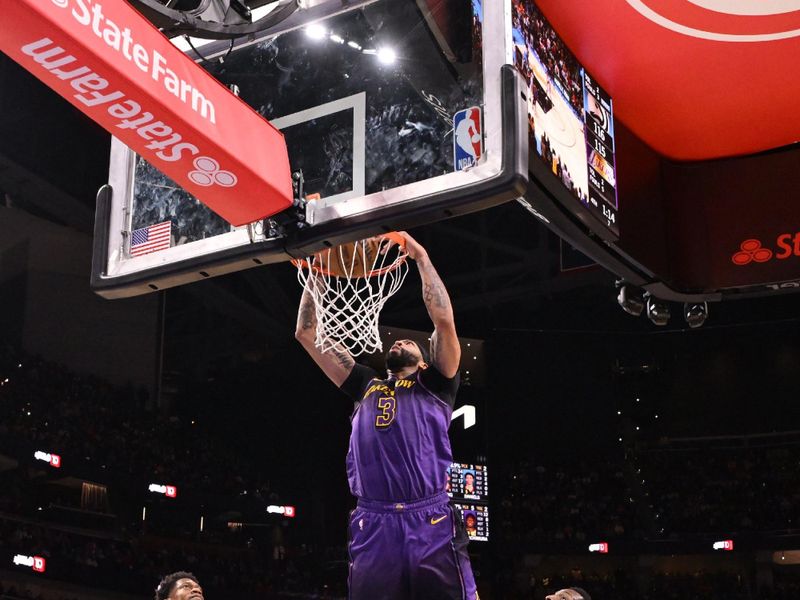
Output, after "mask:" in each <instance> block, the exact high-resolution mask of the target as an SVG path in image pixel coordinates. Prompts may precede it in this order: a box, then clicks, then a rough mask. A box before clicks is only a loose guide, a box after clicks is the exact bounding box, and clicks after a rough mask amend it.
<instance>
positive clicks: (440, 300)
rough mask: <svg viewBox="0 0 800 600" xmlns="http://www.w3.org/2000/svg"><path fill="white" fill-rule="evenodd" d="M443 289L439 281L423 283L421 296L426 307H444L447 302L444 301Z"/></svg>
mask: <svg viewBox="0 0 800 600" xmlns="http://www.w3.org/2000/svg"><path fill="white" fill-rule="evenodd" d="M444 293H445V292H444V289H443V287H442V284H441V283H436V282H434V283H425V286H424V288H423V292H422V297H423V300H424V301H425V306H426V307H427V308H429V309H430V308H433V307H434V306H435V307H436V308H446V307H447V302H446V301H445V296H444Z"/></svg>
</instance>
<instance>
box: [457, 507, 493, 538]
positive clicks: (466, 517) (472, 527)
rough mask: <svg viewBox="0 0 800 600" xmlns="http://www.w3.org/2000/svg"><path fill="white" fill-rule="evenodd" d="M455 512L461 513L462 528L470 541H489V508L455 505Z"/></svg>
mask: <svg viewBox="0 0 800 600" xmlns="http://www.w3.org/2000/svg"><path fill="white" fill-rule="evenodd" d="M453 506H455V508H456V510H457V511H459V512H460V513H461V518H462V519H463V521H464V528H465V529H466V530H467V535H468V536H469V539H470V540H474V541H476V542H488V541H489V507H488V506H481V505H480V504H460V503H455V504H454V505H453Z"/></svg>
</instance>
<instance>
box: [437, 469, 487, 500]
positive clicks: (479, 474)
mask: <svg viewBox="0 0 800 600" xmlns="http://www.w3.org/2000/svg"><path fill="white" fill-rule="evenodd" d="M447 493H448V495H449V496H450V497H451V498H454V499H456V500H477V501H478V502H486V501H487V500H488V496H489V471H488V468H487V467H486V465H471V464H465V463H453V464H451V465H450V468H449V469H447Z"/></svg>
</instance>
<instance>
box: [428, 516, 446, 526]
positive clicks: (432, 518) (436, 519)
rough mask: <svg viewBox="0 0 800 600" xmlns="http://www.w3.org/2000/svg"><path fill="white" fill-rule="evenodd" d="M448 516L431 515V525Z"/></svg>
mask: <svg viewBox="0 0 800 600" xmlns="http://www.w3.org/2000/svg"><path fill="white" fill-rule="evenodd" d="M446 518H447V515H445V516H443V517H439V518H434V517H431V525H436V524H437V523H439V522H441V521H444V520H445V519H446Z"/></svg>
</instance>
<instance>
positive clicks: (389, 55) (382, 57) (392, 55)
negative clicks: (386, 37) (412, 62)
mask: <svg viewBox="0 0 800 600" xmlns="http://www.w3.org/2000/svg"><path fill="white" fill-rule="evenodd" d="M378 60H379V61H380V62H381V64H383V65H393V64H394V63H395V61H396V60H397V53H396V52H395V51H394V50H392V49H391V48H379V49H378Z"/></svg>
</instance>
